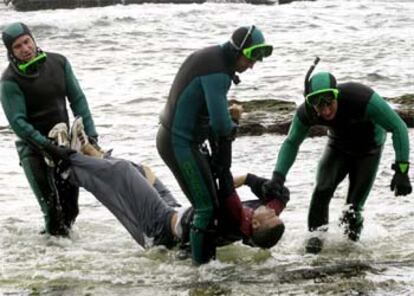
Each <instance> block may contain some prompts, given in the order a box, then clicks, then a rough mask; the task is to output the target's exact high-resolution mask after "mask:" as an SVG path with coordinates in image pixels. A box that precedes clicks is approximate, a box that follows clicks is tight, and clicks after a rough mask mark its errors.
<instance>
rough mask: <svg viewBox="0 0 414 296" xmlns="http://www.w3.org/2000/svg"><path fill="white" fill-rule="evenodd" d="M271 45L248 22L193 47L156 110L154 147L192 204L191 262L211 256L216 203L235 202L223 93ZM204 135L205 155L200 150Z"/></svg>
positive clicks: (268, 51)
mask: <svg viewBox="0 0 414 296" xmlns="http://www.w3.org/2000/svg"><path fill="white" fill-rule="evenodd" d="M272 50H273V47H272V46H271V45H267V44H265V40H264V37H263V34H262V32H261V31H260V30H259V29H258V28H257V27H255V26H250V27H240V28H238V29H237V30H236V31H234V33H233V34H232V36H231V39H230V41H228V42H226V43H225V44H223V45H217V46H211V47H207V48H204V49H201V50H198V51H196V52H194V53H193V54H191V55H190V56H189V57H188V58H187V59H186V60H185V61H184V63H183V64H182V65H181V68H180V70H179V71H178V73H177V75H176V77H175V80H174V83H173V85H172V87H171V90H170V94H169V97H168V101H167V104H166V106H165V109H164V111H163V114H162V115H161V118H160V121H161V126H160V128H159V130H158V135H157V149H158V152H159V154H160V155H161V157H162V159H163V160H164V162H165V163H166V164H167V165H168V167H169V168H170V169H171V171H172V172H173V174H174V176H175V178H176V179H177V181H178V183H179V184H180V187H181V189H182V190H183V192H184V193H185V195H186V197H187V198H188V200H189V201H190V202H191V204H192V206H193V207H194V221H193V225H192V228H191V232H190V241H191V247H192V248H191V249H192V259H193V262H194V264H196V265H199V264H203V263H206V262H208V261H209V260H210V259H211V258H212V257H214V250H215V245H214V239H213V237H214V232H215V231H216V224H217V221H216V216H217V213H216V210H217V209H218V207H219V205H220V206H221V205H222V204H225V203H228V204H237V205H238V206H239V207H241V204H240V200H239V197H238V196H237V193H236V191H235V190H234V186H233V178H232V175H231V172H230V166H231V145H232V140H233V138H234V134H235V130H236V123H234V122H233V121H232V119H231V117H230V115H229V111H228V102H227V92H228V90H229V89H230V86H231V83H232V81H233V82H234V83H236V84H237V83H238V82H239V79H238V77H237V75H236V74H235V73H236V72H238V73H242V72H244V71H245V70H247V69H248V68H253V66H254V64H255V63H256V62H257V61H261V60H262V59H263V58H265V57H268V56H270V55H271V54H272ZM207 139H208V140H209V141H210V147H211V149H212V157H211V160H210V159H209V157H208V155H207V153H205V152H203V150H201V149H200V147H201V146H202V144H203V143H204V142H205V141H206V140H207ZM216 179H217V180H218V189H217V186H216ZM229 215H230V216H231V215H236V216H232V218H233V219H230V221H234V222H235V223H237V221H238V218H239V217H237V214H235V213H229Z"/></svg>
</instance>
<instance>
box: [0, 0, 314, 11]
mask: <svg viewBox="0 0 414 296" xmlns="http://www.w3.org/2000/svg"><path fill="white" fill-rule="evenodd" d="M294 1H315V0H227V2H226V3H249V4H255V5H274V4H280V5H281V4H288V3H291V2H294ZM3 2H4V3H5V4H6V5H8V4H11V5H12V6H13V8H14V9H15V10H17V11H34V10H43V9H73V8H79V7H104V6H110V5H128V4H143V3H157V4H162V3H175V4H188V3H205V2H208V0H3Z"/></svg>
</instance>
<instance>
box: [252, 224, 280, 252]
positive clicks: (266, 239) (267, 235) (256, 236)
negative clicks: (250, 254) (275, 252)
mask: <svg viewBox="0 0 414 296" xmlns="http://www.w3.org/2000/svg"><path fill="white" fill-rule="evenodd" d="M284 232H285V224H283V223H282V224H279V225H276V226H275V227H272V228H269V229H264V230H253V234H252V237H251V239H252V242H253V243H254V245H255V246H257V247H260V248H263V249H270V248H271V247H273V246H274V245H276V244H277V242H278V241H279V240H280V238H281V237H282V235H283V233H284Z"/></svg>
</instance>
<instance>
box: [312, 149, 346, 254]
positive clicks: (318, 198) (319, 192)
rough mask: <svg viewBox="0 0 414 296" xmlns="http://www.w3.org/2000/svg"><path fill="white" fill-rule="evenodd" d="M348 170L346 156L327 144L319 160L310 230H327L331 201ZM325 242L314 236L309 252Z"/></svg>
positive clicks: (316, 250) (318, 250)
mask: <svg viewBox="0 0 414 296" xmlns="http://www.w3.org/2000/svg"><path fill="white" fill-rule="evenodd" d="M347 172H348V169H347V164H346V159H345V156H344V155H343V154H342V153H340V152H338V151H336V150H334V149H332V148H331V147H329V146H327V147H326V148H325V151H324V154H323V156H322V158H321V160H320V161H319V164H318V170H317V174H316V186H315V189H314V191H313V194H312V199H311V203H310V207H309V214H308V229H309V231H311V232H312V231H315V230H326V229H322V228H324V227H327V225H328V223H329V203H330V201H331V198H332V196H333V194H334V192H335V190H336V187H337V186H338V184H339V183H340V182H341V181H342V180H343V179H344V178H345V176H346V174H347ZM322 246H323V242H322V240H321V239H320V238H319V237H317V236H312V237H311V238H310V239H309V240H308V242H307V245H306V251H307V252H309V253H319V252H320V251H321V249H322Z"/></svg>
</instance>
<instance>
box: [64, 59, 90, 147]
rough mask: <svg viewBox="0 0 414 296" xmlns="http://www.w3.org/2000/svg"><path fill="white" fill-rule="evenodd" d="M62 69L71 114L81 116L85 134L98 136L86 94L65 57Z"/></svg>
mask: <svg viewBox="0 0 414 296" xmlns="http://www.w3.org/2000/svg"><path fill="white" fill-rule="evenodd" d="M64 70H65V82H66V91H67V97H68V100H69V104H70V108H71V109H72V112H73V115H74V116H75V117H76V116H80V117H82V119H83V124H84V126H85V132H86V134H87V135H88V136H89V137H91V138H94V139H96V138H97V137H98V133H97V132H96V129H95V124H94V122H93V119H92V115H91V112H90V110H89V105H88V101H87V100H86V96H85V94H84V93H83V91H82V89H81V87H80V85H79V82H78V79H77V78H76V76H75V74H74V72H73V70H72V67H71V65H70V63H69V61H68V60H67V59H65V66H64Z"/></svg>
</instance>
